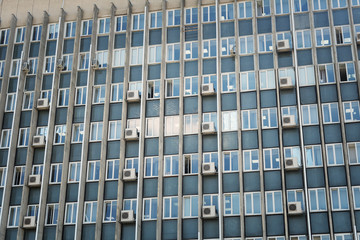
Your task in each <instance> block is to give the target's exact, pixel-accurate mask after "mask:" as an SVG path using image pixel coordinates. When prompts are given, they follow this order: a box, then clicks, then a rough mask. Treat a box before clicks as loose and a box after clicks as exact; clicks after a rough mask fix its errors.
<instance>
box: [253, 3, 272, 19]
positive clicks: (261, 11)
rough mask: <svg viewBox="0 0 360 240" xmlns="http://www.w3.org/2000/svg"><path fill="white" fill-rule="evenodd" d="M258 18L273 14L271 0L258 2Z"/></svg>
mask: <svg viewBox="0 0 360 240" xmlns="http://www.w3.org/2000/svg"><path fill="white" fill-rule="evenodd" d="M256 12H257V16H258V17H261V16H269V15H270V14H271V8H270V0H256Z"/></svg>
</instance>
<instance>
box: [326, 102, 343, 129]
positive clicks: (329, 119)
mask: <svg viewBox="0 0 360 240" xmlns="http://www.w3.org/2000/svg"><path fill="white" fill-rule="evenodd" d="M322 110H323V122H324V124H326V123H338V122H339V121H340V120H339V109H338V104H337V103H323V104H322Z"/></svg>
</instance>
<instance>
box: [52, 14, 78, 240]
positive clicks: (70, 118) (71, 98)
mask: <svg viewBox="0 0 360 240" xmlns="http://www.w3.org/2000/svg"><path fill="white" fill-rule="evenodd" d="M82 14H83V12H82V10H81V8H80V7H78V8H77V17H76V32H75V41H74V55H73V66H72V70H71V79H70V92H69V104H68V110H67V116H66V117H67V118H66V135H65V144H64V157H63V166H62V175H61V179H62V181H61V185H60V194H59V210H58V224H57V231H56V239H57V240H61V239H62V235H63V230H64V215H65V212H64V210H65V204H66V191H67V184H68V182H67V181H68V173H69V161H70V151H71V136H72V123H73V116H74V104H75V92H76V81H77V72H78V71H77V70H78V61H79V50H80V32H81V18H82Z"/></svg>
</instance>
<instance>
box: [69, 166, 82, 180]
mask: <svg viewBox="0 0 360 240" xmlns="http://www.w3.org/2000/svg"><path fill="white" fill-rule="evenodd" d="M80 167H81V163H80V162H71V163H69V177H68V182H79V181H80Z"/></svg>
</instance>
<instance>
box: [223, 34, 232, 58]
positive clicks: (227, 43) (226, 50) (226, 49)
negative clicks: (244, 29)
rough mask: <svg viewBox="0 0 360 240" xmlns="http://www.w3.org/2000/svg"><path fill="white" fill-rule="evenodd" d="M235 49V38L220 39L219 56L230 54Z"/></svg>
mask: <svg viewBox="0 0 360 240" xmlns="http://www.w3.org/2000/svg"><path fill="white" fill-rule="evenodd" d="M234 51H235V38H233V37H230V38H222V39H221V56H230V55H231V53H232V52H234Z"/></svg>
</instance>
